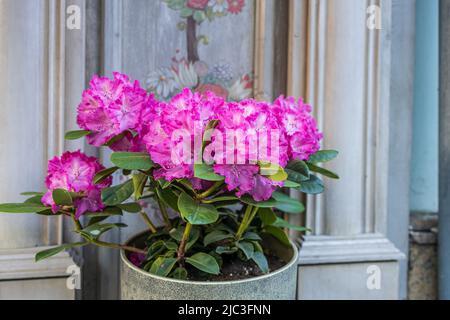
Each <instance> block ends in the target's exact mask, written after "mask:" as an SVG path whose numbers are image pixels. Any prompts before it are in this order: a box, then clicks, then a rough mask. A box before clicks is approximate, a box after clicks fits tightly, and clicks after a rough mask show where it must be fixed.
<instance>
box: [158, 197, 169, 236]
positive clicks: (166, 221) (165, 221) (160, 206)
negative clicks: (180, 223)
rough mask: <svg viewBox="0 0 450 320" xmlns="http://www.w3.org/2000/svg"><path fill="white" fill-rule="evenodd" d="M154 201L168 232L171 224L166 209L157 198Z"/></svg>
mask: <svg viewBox="0 0 450 320" xmlns="http://www.w3.org/2000/svg"><path fill="white" fill-rule="evenodd" d="M156 201H157V202H158V206H159V210H160V211H161V215H162V217H163V219H164V223H165V224H166V226H167V228H168V229H169V230H170V229H171V228H172V223H170V219H169V214H168V213H167V207H166V205H165V204H164V203H163V202H162V200H161V199H160V198H159V197H158V196H157V197H156Z"/></svg>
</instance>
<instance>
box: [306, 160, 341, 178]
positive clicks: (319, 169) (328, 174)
mask: <svg viewBox="0 0 450 320" xmlns="http://www.w3.org/2000/svg"><path fill="white" fill-rule="evenodd" d="M308 167H309V170H311V171H313V172H317V173H320V174H322V175H324V176H326V177H328V178H332V179H339V176H338V175H337V174H336V173H334V172H332V171H330V170H327V169H325V168H322V167H318V166H316V165H314V164H312V163H308Z"/></svg>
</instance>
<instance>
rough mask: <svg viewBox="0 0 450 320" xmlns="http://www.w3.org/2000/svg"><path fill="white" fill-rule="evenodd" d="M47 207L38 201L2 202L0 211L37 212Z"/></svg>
mask: <svg viewBox="0 0 450 320" xmlns="http://www.w3.org/2000/svg"><path fill="white" fill-rule="evenodd" d="M48 209H49V208H48V207H46V206H44V205H43V204H38V203H30V202H27V203H2V204H0V212H7V213H35V212H37V213H39V212H42V211H46V210H48Z"/></svg>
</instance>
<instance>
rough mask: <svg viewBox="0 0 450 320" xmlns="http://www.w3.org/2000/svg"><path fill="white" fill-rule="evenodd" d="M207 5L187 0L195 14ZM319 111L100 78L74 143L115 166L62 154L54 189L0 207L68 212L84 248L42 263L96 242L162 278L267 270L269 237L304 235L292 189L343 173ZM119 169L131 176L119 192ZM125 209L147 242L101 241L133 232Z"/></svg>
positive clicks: (291, 102) (288, 102)
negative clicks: (325, 144)
mask: <svg viewBox="0 0 450 320" xmlns="http://www.w3.org/2000/svg"><path fill="white" fill-rule="evenodd" d="M230 3H232V2H230ZM240 3H242V2H240V1H236V2H235V3H234V5H240ZM205 4H206V1H190V2H188V5H189V6H190V7H192V8H193V9H198V8H200V7H203V6H204V5H205ZM311 110H312V108H311V106H309V105H307V104H306V103H304V102H303V101H302V100H301V99H300V100H297V99H294V98H293V97H287V98H285V97H279V98H278V99H276V100H275V101H274V102H273V103H270V102H264V101H257V100H254V99H245V100H242V101H237V102H229V101H225V100H224V99H223V98H222V97H221V96H219V95H217V94H215V93H213V92H211V91H205V92H199V91H196V92H195V90H194V92H193V91H191V89H189V88H185V89H183V90H182V91H181V92H179V93H178V94H176V95H174V96H173V97H172V98H171V99H170V100H169V101H159V100H157V99H156V98H155V97H154V96H153V95H152V94H147V93H146V92H145V91H144V90H143V89H142V88H141V87H140V85H139V83H138V82H137V81H135V82H131V81H130V80H129V78H128V77H127V76H126V75H124V74H120V73H114V75H113V78H112V79H109V78H106V77H97V76H94V78H93V79H92V80H91V82H90V85H89V88H88V89H86V90H85V91H84V92H83V95H82V101H81V103H80V105H79V106H78V118H77V122H78V125H79V126H80V128H81V129H82V130H77V131H72V132H68V133H67V134H66V139H78V138H81V137H84V136H85V137H86V138H87V142H88V143H90V144H92V145H94V146H97V147H99V146H104V147H109V148H111V149H112V150H113V151H114V152H113V153H112V154H111V162H112V163H113V165H114V166H113V167H110V168H104V167H103V166H102V165H101V164H99V163H98V161H97V160H96V159H95V158H93V157H88V156H86V155H84V154H83V153H81V152H80V151H75V152H65V153H64V154H63V155H61V156H60V157H55V158H53V159H52V160H50V161H49V165H48V176H47V178H46V181H45V183H46V186H47V188H48V190H47V192H45V193H36V192H32V193H24V194H25V195H29V196H31V197H30V198H28V199H27V200H26V201H25V202H24V203H9V204H2V205H0V211H4V212H36V213H37V214H42V215H65V216H68V217H70V219H71V220H72V221H73V223H74V226H75V231H76V232H77V233H78V234H79V235H80V237H81V238H82V240H83V241H81V242H77V243H74V244H65V245H63V246H59V247H56V248H52V249H49V250H46V251H44V252H41V253H39V254H38V255H37V257H36V259H37V260H40V259H43V258H46V257H49V256H51V255H53V254H56V253H58V252H60V251H62V250H64V249H68V248H70V247H72V246H82V245H87V244H95V245H99V246H105V247H111V248H119V249H123V250H125V251H127V253H128V258H129V260H130V261H131V262H132V263H133V264H135V265H136V266H137V267H139V268H142V269H144V270H146V271H148V272H150V273H154V274H157V275H160V276H169V277H173V278H179V279H186V278H188V279H189V278H190V275H191V273H192V272H194V273H195V274H198V273H199V272H200V273H201V274H205V275H207V274H219V273H220V270H221V264H222V263H223V257H224V256H227V257H229V258H233V259H241V260H244V261H250V262H252V263H254V264H256V265H257V266H258V267H259V269H260V270H261V272H263V273H266V272H269V271H270V265H269V264H268V261H267V259H266V256H265V255H266V254H267V253H268V252H267V250H268V248H266V247H265V246H264V241H263V240H264V239H265V238H266V237H273V238H275V239H277V240H278V241H280V242H281V243H282V244H284V245H286V246H290V245H291V244H290V242H289V238H288V237H287V235H286V233H285V232H284V229H287V228H292V229H295V230H298V231H300V232H305V231H306V229H305V228H303V227H301V226H295V225H292V224H290V223H288V222H287V221H286V220H284V219H283V217H284V213H288V214H300V213H301V212H302V211H303V210H304V207H303V205H302V204H301V203H300V202H299V201H297V200H296V199H293V198H290V197H289V196H288V194H287V191H288V190H289V189H295V190H298V191H300V192H304V193H309V194H317V193H320V192H322V191H323V190H324V185H323V183H322V180H321V179H320V176H327V177H330V178H338V176H337V175H336V174H335V173H333V172H331V171H329V170H327V169H325V168H323V167H321V166H320V165H319V164H320V163H323V162H327V161H330V160H332V159H334V158H335V157H336V156H337V152H336V151H334V150H319V149H320V141H321V139H322V134H321V133H320V132H319V131H318V128H317V125H316V122H315V120H314V118H313V117H312V115H311ZM118 170H122V174H123V175H124V176H125V177H126V179H125V181H124V182H122V183H120V184H118V185H114V186H111V182H112V177H111V175H113V174H114V173H115V172H116V171H118ZM130 199H133V200H130ZM147 199H148V200H147ZM152 199H153V200H152ZM143 200H145V201H155V203H157V204H158V206H159V212H157V213H156V214H160V215H161V217H162V219H160V220H162V221H164V223H163V225H157V224H155V222H154V221H153V220H152V217H150V216H148V215H147V213H146V212H145V211H144V210H143V208H142V207H141V204H142V201H143ZM124 212H130V213H138V214H139V215H140V216H141V217H142V219H143V222H144V223H145V225H146V226H147V227H148V239H147V241H146V242H145V245H144V246H141V247H134V246H132V245H123V244H118V243H110V242H105V241H103V240H101V237H102V235H103V234H104V233H105V232H108V231H110V230H113V229H115V228H122V227H125V225H124V224H121V223H111V222H107V219H109V218H110V217H113V216H117V215H122V214H123V213H124Z"/></svg>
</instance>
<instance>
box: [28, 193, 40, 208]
mask: <svg viewBox="0 0 450 320" xmlns="http://www.w3.org/2000/svg"><path fill="white" fill-rule="evenodd" d="M24 203H35V204H38V205H41V206H42V205H43V204H42V196H41V195H36V196H33V197H31V198H28V199H26V200H25V201H24Z"/></svg>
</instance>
